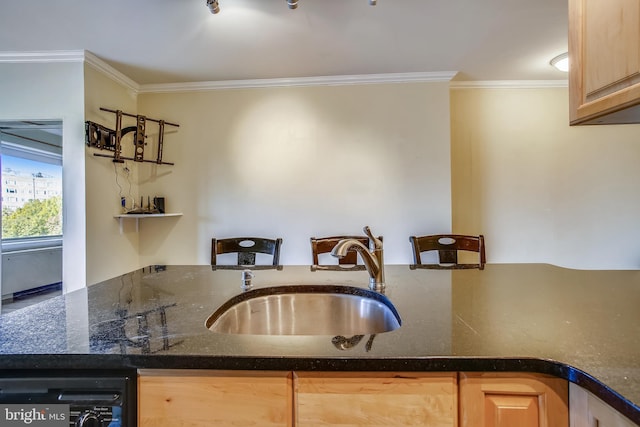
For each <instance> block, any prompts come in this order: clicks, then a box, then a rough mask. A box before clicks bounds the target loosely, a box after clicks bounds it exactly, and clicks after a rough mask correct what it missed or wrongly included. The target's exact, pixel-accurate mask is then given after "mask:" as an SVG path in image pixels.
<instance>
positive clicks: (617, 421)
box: [569, 383, 637, 427]
mask: <svg viewBox="0 0 640 427" xmlns="http://www.w3.org/2000/svg"><path fill="white" fill-rule="evenodd" d="M569 408H570V412H569V415H570V419H571V424H570V425H571V427H594V426H597V427H637V425H636V424H635V423H633V422H632V421H631V420H629V419H628V418H626V417H625V416H624V415H622V414H621V413H619V412H618V411H616V410H615V409H613V408H612V407H611V406H609V405H607V404H606V403H604V402H603V401H602V400H600V399H598V398H597V397H595V396H594V395H593V394H591V393H589V392H588V391H587V390H585V389H583V388H582V387H580V386H579V385H576V384H573V383H571V384H569Z"/></svg>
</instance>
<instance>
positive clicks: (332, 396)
mask: <svg viewBox="0 0 640 427" xmlns="http://www.w3.org/2000/svg"><path fill="white" fill-rule="evenodd" d="M294 389H295V393H294V399H295V403H294V414H295V416H294V420H295V421H294V425H295V426H296V427H319V426H335V425H339V426H341V427H352V426H354V427H355V426H376V427H383V426H384V427H387V426H394V427H399V426H429V427H455V426H457V418H458V403H457V402H458V392H457V374H456V373H436V374H434V373H421V372H405V373H384V372H379V373H375V372H366V373H340V372H324V373H315V372H297V373H295V375H294Z"/></svg>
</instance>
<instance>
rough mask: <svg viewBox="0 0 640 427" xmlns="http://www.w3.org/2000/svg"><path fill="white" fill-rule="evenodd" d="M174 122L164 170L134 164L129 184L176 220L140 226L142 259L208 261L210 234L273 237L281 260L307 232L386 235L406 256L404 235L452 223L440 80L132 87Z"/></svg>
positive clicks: (392, 255) (298, 258)
mask: <svg viewBox="0 0 640 427" xmlns="http://www.w3.org/2000/svg"><path fill="white" fill-rule="evenodd" d="M138 107H139V111H140V112H141V114H145V115H147V116H151V117H155V118H160V119H164V120H167V121H172V122H175V123H178V124H179V125H180V128H178V129H177V132H173V133H171V134H167V135H165V151H164V153H165V155H164V158H165V160H167V161H173V162H175V163H176V164H175V166H173V167H169V166H155V165H153V166H149V167H143V168H141V169H140V177H139V178H140V182H141V186H140V192H141V194H143V195H147V194H148V195H151V196H153V195H161V196H165V197H166V204H167V210H168V211H174V212H182V213H184V216H183V217H181V218H177V219H176V218H163V219H159V220H145V221H144V223H143V224H141V231H140V236H141V240H140V248H141V249H140V254H141V260H142V263H143V264H150V263H172V264H207V263H209V260H210V246H211V238H212V237H213V236H217V237H228V236H237V235H261V236H267V237H282V238H283V239H284V244H283V248H282V254H281V257H282V262H283V263H284V264H309V263H310V246H309V237H310V236H314V235H316V236H322V235H335V234H343V233H344V234H358V233H361V231H362V227H363V226H364V225H369V226H371V229H372V230H373V232H374V233H376V234H381V235H383V236H384V239H385V257H386V261H387V262H388V263H408V262H409V261H410V259H411V252H410V251H411V249H410V244H409V240H408V237H409V236H410V235H411V234H414V233H417V234H421V233H429V232H441V231H448V230H450V229H451V198H450V193H451V187H450V180H451V170H450V168H451V166H450V165H451V159H450V145H449V141H450V128H449V85H448V82H436V83H406V84H376V85H350V86H321V87H288V88H260V89H228V90H216V91H200V92H181V93H180V92H177V93H176V92H174V93H155V94H153V93H148V94H145V93H143V94H140V95H139V104H138Z"/></svg>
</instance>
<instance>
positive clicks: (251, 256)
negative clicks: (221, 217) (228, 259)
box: [211, 237, 282, 270]
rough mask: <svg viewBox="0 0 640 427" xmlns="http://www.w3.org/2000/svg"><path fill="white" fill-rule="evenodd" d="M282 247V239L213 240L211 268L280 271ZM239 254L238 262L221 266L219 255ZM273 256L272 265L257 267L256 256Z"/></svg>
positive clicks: (233, 238)
mask: <svg viewBox="0 0 640 427" xmlns="http://www.w3.org/2000/svg"><path fill="white" fill-rule="evenodd" d="M280 246H282V239H281V238H277V239H265V238H262V237H231V238H226V239H215V238H213V239H211V266H212V268H213V269H214V270H215V269H234V270H236V269H244V268H247V267H248V266H249V267H251V268H253V269H273V268H275V269H278V270H281V269H282V266H281V265H280ZM229 253H236V254H237V262H236V264H233V265H219V264H218V262H217V255H221V254H229ZM259 253H260V254H266V255H271V258H272V263H271V264H261V265H256V254H259Z"/></svg>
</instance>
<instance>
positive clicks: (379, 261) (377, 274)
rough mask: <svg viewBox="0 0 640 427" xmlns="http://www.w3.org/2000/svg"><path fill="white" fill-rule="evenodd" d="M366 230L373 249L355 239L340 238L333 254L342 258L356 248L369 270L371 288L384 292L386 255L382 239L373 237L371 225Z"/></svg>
mask: <svg viewBox="0 0 640 427" xmlns="http://www.w3.org/2000/svg"><path fill="white" fill-rule="evenodd" d="M364 232H365V233H366V234H367V236H369V239H370V240H371V241H372V245H371V246H372V247H371V249H369V248H367V247H366V246H365V245H363V244H362V243H360V242H359V241H357V240H355V239H344V240H340V241H339V242H338V243H337V244H336V245H335V246H334V247H333V250H332V251H331V255H333V256H335V257H338V258H342V257H343V256H345V255H346V254H347V251H348V250H349V249H351V248H353V249H355V250H356V251H357V252H358V253H359V254H360V256H361V257H362V261H363V262H364V265H365V267H366V269H367V271H368V272H369V289H371V290H374V291H378V292H384V287H385V285H384V257H383V250H382V241H381V240H380V239H378V238H376V237H373V234H372V233H371V230H370V229H369V227H365V228H364Z"/></svg>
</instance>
